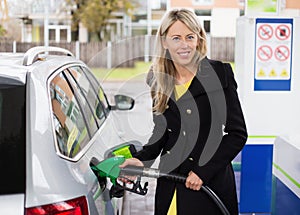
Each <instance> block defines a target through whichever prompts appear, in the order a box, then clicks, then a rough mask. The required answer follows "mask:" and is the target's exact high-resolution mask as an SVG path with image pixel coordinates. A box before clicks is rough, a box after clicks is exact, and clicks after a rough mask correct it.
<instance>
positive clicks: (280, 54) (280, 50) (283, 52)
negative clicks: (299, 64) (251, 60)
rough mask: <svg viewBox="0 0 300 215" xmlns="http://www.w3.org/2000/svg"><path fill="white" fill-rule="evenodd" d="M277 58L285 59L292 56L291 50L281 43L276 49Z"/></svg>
mask: <svg viewBox="0 0 300 215" xmlns="http://www.w3.org/2000/svg"><path fill="white" fill-rule="evenodd" d="M274 55H275V58H276V59H277V60H279V61H285V60H287V59H288V58H289V57H290V50H289V48H288V47H287V46H285V45H281V46H278V47H277V48H276V49H275V53H274Z"/></svg>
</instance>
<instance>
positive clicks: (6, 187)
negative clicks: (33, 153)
mask: <svg viewBox="0 0 300 215" xmlns="http://www.w3.org/2000/svg"><path fill="white" fill-rule="evenodd" d="M0 82H1V77H0ZM25 106H26V105H25V86H24V85H5V84H1V85H0V169H1V177H0V185H1V186H0V194H14V193H25V163H26V162H25V145H26V144H25V143H26V142H25V130H26V129H25V118H26V117H25Z"/></svg>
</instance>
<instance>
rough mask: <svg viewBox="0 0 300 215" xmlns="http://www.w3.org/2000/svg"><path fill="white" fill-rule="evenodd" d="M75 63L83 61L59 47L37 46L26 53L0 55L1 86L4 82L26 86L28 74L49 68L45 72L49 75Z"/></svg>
mask: <svg viewBox="0 0 300 215" xmlns="http://www.w3.org/2000/svg"><path fill="white" fill-rule="evenodd" d="M50 52H56V53H59V55H50V54H49V53H50ZM61 54H65V55H61ZM66 55H67V56H66ZM74 62H78V63H80V62H81V61H79V60H76V59H75V58H74V56H73V54H72V53H71V52H70V51H68V50H66V49H62V48H59V47H44V46H37V47H33V48H31V49H29V50H28V51H27V52H26V53H0V76H1V77H2V78H1V80H0V84H3V82H4V83H10V84H12V83H14V84H17V83H20V84H21V83H23V84H25V83H26V75H27V73H28V72H31V71H36V70H37V68H39V69H38V70H40V69H41V68H43V67H45V66H47V70H43V71H48V72H46V73H44V74H45V75H48V73H49V72H53V70H55V69H57V68H59V67H61V66H63V65H65V64H69V63H74ZM43 64H45V65H43Z"/></svg>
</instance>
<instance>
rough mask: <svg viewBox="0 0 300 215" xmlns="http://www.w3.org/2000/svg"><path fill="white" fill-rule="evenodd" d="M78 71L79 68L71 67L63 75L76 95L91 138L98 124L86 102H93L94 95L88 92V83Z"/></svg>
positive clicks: (90, 91)
mask: <svg viewBox="0 0 300 215" xmlns="http://www.w3.org/2000/svg"><path fill="white" fill-rule="evenodd" d="M80 70H81V69H80V67H72V68H69V69H66V70H65V71H64V73H65V74H66V76H67V78H68V81H69V82H70V84H71V86H72V88H73V89H74V92H75V93H76V98H77V99H78V101H79V102H80V106H81V108H82V113H83V115H84V117H85V119H86V123H87V125H88V129H89V132H90V134H91V136H93V135H94V134H95V133H96V132H97V130H98V124H97V122H96V116H95V115H94V113H95V111H93V108H92V106H91V104H90V103H89V102H87V101H88V100H95V95H93V91H92V90H90V87H89V86H90V83H89V81H88V80H87V79H86V78H85V76H84V75H83V74H82V72H81V71H80Z"/></svg>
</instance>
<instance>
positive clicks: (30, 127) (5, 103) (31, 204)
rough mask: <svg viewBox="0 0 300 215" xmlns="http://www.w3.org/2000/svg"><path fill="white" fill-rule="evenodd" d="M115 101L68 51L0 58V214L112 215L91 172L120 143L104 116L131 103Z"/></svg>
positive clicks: (113, 205) (102, 185) (39, 50)
mask: <svg viewBox="0 0 300 215" xmlns="http://www.w3.org/2000/svg"><path fill="white" fill-rule="evenodd" d="M52 52H54V53H55V54H52ZM50 54H52V55H50ZM115 98H116V99H115V100H116V101H115V104H114V105H110V104H109V103H108V101H107V98H106V95H105V92H104V91H103V89H102V88H101V86H100V85H99V83H98V82H97V80H96V78H95V77H94V76H93V74H92V73H91V72H90V70H89V68H88V67H87V66H86V65H85V64H84V63H83V62H81V61H80V60H77V59H76V58H75V57H73V56H72V53H70V52H69V51H68V50H65V49H61V48H58V47H35V48H32V49H29V50H28V51H27V52H26V53H24V54H18V53H17V54H13V53H0V167H1V178H0V214H5V215H9V214H13V215H18V214H22V215H24V214H25V215H33V214H34V215H35V214H43V215H46V214H51V215H58V214H74V215H75V214H76V215H88V214H101V215H102V214H115V215H117V214H120V208H119V206H120V205H119V203H118V202H117V201H114V200H111V198H110V195H109V192H108V188H107V186H106V185H107V183H108V182H109V180H107V178H105V177H97V176H96V174H95V172H93V170H92V169H91V166H93V165H95V163H93V161H95V160H96V161H102V160H103V159H104V156H105V153H106V152H107V150H109V149H110V148H112V147H114V146H116V145H119V144H121V143H122V139H121V138H120V137H119V136H118V132H117V128H116V122H118V119H114V118H115V116H116V115H114V114H113V113H112V112H113V111H114V110H130V109H132V107H133V105H134V100H133V99H132V98H130V97H127V96H124V95H116V97H115ZM119 123H120V122H119ZM117 200H118V199H117Z"/></svg>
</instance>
